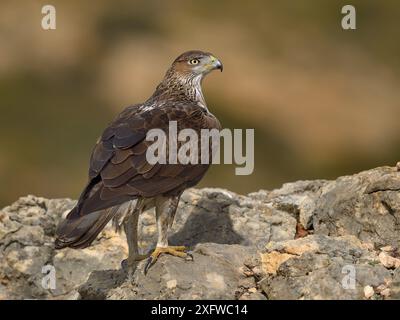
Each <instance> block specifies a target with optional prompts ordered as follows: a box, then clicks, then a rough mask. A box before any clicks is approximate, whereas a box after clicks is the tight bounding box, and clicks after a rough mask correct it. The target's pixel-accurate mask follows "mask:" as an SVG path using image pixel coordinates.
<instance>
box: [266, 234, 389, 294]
mask: <svg viewBox="0 0 400 320" xmlns="http://www.w3.org/2000/svg"><path fill="white" fill-rule="evenodd" d="M266 252H267V254H268V253H275V255H283V256H284V259H282V260H283V262H282V263H281V264H280V265H279V266H278V268H277V269H276V271H275V274H274V273H272V274H267V275H266V276H265V277H264V278H263V279H262V280H261V282H260V286H261V288H262V289H263V291H264V292H265V294H266V296H267V297H268V298H269V299H362V298H363V297H364V293H363V288H364V286H366V285H374V286H378V285H380V284H383V283H385V280H386V279H390V278H391V274H390V272H389V271H388V270H387V269H386V268H384V267H383V266H381V265H380V264H379V262H378V263H377V264H376V260H377V257H376V254H375V253H373V252H369V251H368V250H365V249H364V248H363V247H362V246H361V243H360V241H359V240H358V239H357V238H355V237H353V236H343V237H328V236H324V235H311V236H308V237H306V238H301V239H296V240H286V241H280V242H276V243H274V242H271V243H269V244H268V246H267V247H266ZM262 263H263V260H262ZM264 269H265V268H264ZM352 277H353V278H352Z"/></svg>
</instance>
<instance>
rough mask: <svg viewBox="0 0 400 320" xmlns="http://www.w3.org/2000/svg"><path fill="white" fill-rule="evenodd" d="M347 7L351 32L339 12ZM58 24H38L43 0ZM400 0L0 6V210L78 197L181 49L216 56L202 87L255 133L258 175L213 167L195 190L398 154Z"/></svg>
mask: <svg viewBox="0 0 400 320" xmlns="http://www.w3.org/2000/svg"><path fill="white" fill-rule="evenodd" d="M349 3H351V4H353V5H354V6H355V7H356V9H357V30H355V31H350V30H349V31H345V30H343V29H342V28H341V19H342V16H343V15H342V14H341V8H342V6H343V5H345V4H349ZM45 4H52V5H54V6H55V7H56V10H57V29H56V30H53V31H52V30H50V31H44V30H43V29H42V28H41V19H42V17H43V15H42V14H41V8H42V6H43V5H45ZM399 39H400V2H399V1H395V0H393V1H390V0H383V1H376V0H371V1H369V0H359V1H356V0H352V1H336V0H330V1H317V0H313V1H311V0H310V1H307V0H302V1H289V0H279V1H275V0H274V1H265V0H262V1H261V0H260V1H233V0H232V1H222V0H219V1H211V0H202V1H174V0H168V1H165V0H158V1H154V0H150V1H140V2H139V1H133V0H129V1H123V0H118V1H105V0H97V1H89V0H86V1H82V0H79V1H78V0H75V1H72V0H70V1H65V0H64V1H61V0H59V1H56V0H51V1H50V0H46V1H34V0H24V1H11V0H2V1H1V3H0V181H1V186H0V206H1V207H2V206H4V205H6V204H9V203H11V202H12V201H14V200H16V199H17V198H18V197H19V196H22V195H26V194H35V195H38V196H45V197H56V198H61V197H70V198H77V197H78V196H79V193H80V191H81V190H82V188H83V186H84V185H85V183H86V179H87V170H88V161H89V156H90V152H91V150H92V147H93V145H94V143H95V141H96V139H97V137H98V136H99V135H100V134H101V132H102V130H103V129H104V127H105V126H106V125H107V124H108V123H109V122H110V121H111V120H112V119H113V118H114V117H115V115H116V114H117V113H118V112H120V111H121V110H122V109H123V108H124V107H126V106H128V105H130V104H133V103H138V102H142V101H144V100H145V99H146V98H147V97H149V96H150V94H151V93H152V91H153V90H154V88H155V86H156V85H157V84H158V82H159V81H160V80H161V78H162V76H163V75H164V73H165V70H166V69H167V67H168V66H169V65H170V63H171V62H172V60H173V59H174V58H175V57H176V56H177V55H178V54H180V53H182V52H183V51H186V50H189V49H201V50H206V51H210V52H213V53H214V54H215V55H216V56H217V57H219V58H220V59H221V60H222V61H223V63H224V72H223V73H222V74H219V73H213V74H211V75H210V76H208V78H207V80H206V81H205V82H204V84H203V91H204V94H205V97H206V100H207V103H208V106H209V108H210V110H211V111H212V112H213V113H214V114H216V115H217V117H218V118H219V119H220V121H221V122H222V124H223V126H224V127H229V128H254V129H255V171H254V173H253V174H252V175H250V176H235V174H234V166H231V165H215V166H213V168H212V169H211V171H210V172H209V173H208V174H207V176H206V178H205V179H204V180H203V181H202V182H201V186H211V187H212V186H215V187H223V188H228V189H231V190H233V191H236V192H239V193H247V192H251V191H256V190H258V189H272V188H276V187H279V186H280V185H281V184H282V183H283V182H289V181H293V180H299V179H315V178H325V179H332V178H335V177H337V176H339V175H345V174H351V173H355V172H358V171H361V170H364V169H368V168H372V167H376V166H381V165H394V164H395V163H396V162H397V161H398V160H400V148H399V142H400V125H399V119H400V90H399V88H400V59H399V57H400V41H399Z"/></svg>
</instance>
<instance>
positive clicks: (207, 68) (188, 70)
mask: <svg viewBox="0 0 400 320" xmlns="http://www.w3.org/2000/svg"><path fill="white" fill-rule="evenodd" d="M216 69H219V70H221V71H222V69H223V66H222V63H221V61H220V60H218V59H217V58H216V57H215V56H214V55H212V54H211V53H209V52H203V51H198V50H193V51H187V52H185V53H182V54H181V55H180V56H179V57H178V58H176V59H175V61H174V62H173V63H172V66H171V70H173V71H174V72H176V73H178V74H179V75H180V76H183V77H191V78H194V77H200V78H202V77H203V76H205V75H206V74H208V73H210V72H211V71H213V70H216Z"/></svg>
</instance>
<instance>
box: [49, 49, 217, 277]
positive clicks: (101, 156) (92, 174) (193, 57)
mask: <svg viewBox="0 0 400 320" xmlns="http://www.w3.org/2000/svg"><path fill="white" fill-rule="evenodd" d="M216 69H219V70H221V71H222V69H223V66H222V63H221V62H220V60H218V59H217V58H215V57H214V56H213V55H212V54H211V53H208V52H203V51H197V50H196V51H194V50H193V51H188V52H185V53H183V54H181V55H180V56H179V57H177V58H176V59H175V61H174V62H173V63H172V65H171V66H170V68H169V69H168V70H167V72H166V74H165V76H164V78H163V80H162V81H161V83H160V84H159V85H158V86H157V88H156V90H155V91H154V93H153V94H152V96H151V97H150V98H149V99H148V100H147V101H146V102H144V103H142V104H137V105H133V106H129V107H127V108H126V109H124V110H123V111H122V112H121V113H120V114H119V115H118V116H117V117H116V118H115V119H114V120H113V121H112V122H111V124H110V125H109V126H108V127H107V128H106V129H105V130H104V132H103V134H102V135H101V137H100V138H99V139H98V141H97V143H96V145H95V147H94V149H93V151H92V154H91V158H90V168H89V181H88V183H87V185H86V187H85V188H84V190H83V192H82V193H81V195H80V197H79V200H78V203H77V205H76V206H75V207H74V208H73V209H72V210H71V212H69V214H68V215H67V217H66V219H64V220H63V221H62V222H61V223H60V225H59V226H58V228H57V231H56V240H55V247H56V249H61V248H65V247H71V248H85V247H87V246H89V245H90V244H91V243H92V241H93V240H94V239H95V238H96V236H97V235H98V234H99V233H100V231H101V230H102V229H103V228H104V227H105V225H106V224H107V223H108V222H109V221H110V220H111V219H113V222H114V224H115V225H117V226H120V227H121V228H122V226H123V228H124V231H125V234H126V237H127V242H128V248H129V255H128V258H127V259H126V260H124V261H123V262H122V266H123V267H124V268H125V269H128V270H131V271H132V270H134V268H135V265H136V263H137V261H139V260H142V259H145V258H147V257H148V261H147V264H146V266H145V268H144V272H145V273H147V271H148V269H149V268H150V266H151V265H153V264H154V263H155V262H156V260H157V258H158V257H159V255H160V254H162V253H167V254H171V255H174V256H178V257H184V258H187V257H188V256H189V253H187V252H186V248H185V247H184V246H169V245H168V229H169V228H170V227H171V225H172V223H173V220H174V216H175V212H176V210H177V206H178V202H179V198H180V196H181V194H182V193H183V191H184V190H185V189H187V188H189V187H192V186H194V185H196V184H197V183H198V182H199V181H200V180H201V179H202V177H203V176H204V174H205V173H206V171H207V169H208V167H209V164H203V163H202V162H201V161H200V157H201V155H200V152H199V154H198V157H199V161H198V162H197V163H198V164H192V163H189V164H180V163H177V164H176V163H175V164H170V163H166V164H161V163H156V164H150V163H149V162H148V161H147V159H146V151H147V149H148V148H149V146H150V145H151V144H152V142H151V141H147V140H146V134H147V132H148V131H149V130H151V129H155V128H157V129H162V130H164V131H165V132H168V128H169V123H170V121H176V124H177V128H178V130H182V129H189V128H190V129H193V130H195V131H196V132H198V133H200V130H201V129H210V130H211V129H217V130H220V129H221V126H220V123H219V121H218V120H217V118H216V117H215V116H214V115H213V114H212V113H210V111H209V110H208V108H207V106H206V102H205V100H204V96H203V93H202V89H201V82H202V80H203V78H204V76H205V75H207V74H208V73H209V72H211V71H212V70H216ZM166 136H167V142H166V145H167V147H168V145H169V143H168V135H166ZM153 143H154V142H153ZM167 149H168V148H167ZM167 152H168V150H167ZM153 207H155V211H156V221H157V231H158V240H157V246H156V248H155V250H154V251H153V252H152V253H151V254H147V255H140V254H139V249H138V243H137V226H138V217H139V215H140V213H141V212H142V211H144V210H148V209H150V208H153Z"/></svg>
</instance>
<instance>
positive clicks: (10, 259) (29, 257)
mask: <svg viewBox="0 0 400 320" xmlns="http://www.w3.org/2000/svg"><path fill="white" fill-rule="evenodd" d="M74 204H75V201H72V200H69V199H55V200H47V199H44V198H38V197H34V196H27V197H23V198H20V199H19V200H18V201H17V202H15V203H14V204H12V205H11V206H9V207H6V208H4V209H2V210H1V211H0V283H1V285H0V295H3V296H5V297H7V298H9V299H54V298H57V299H71V298H74V297H75V298H76V297H78V293H77V291H76V289H77V288H78V286H79V285H81V284H82V283H83V282H85V281H86V280H87V278H88V277H89V274H90V273H91V272H92V271H93V270H103V269H110V268H119V266H120V262H121V259H123V258H124V257H125V255H126V244H125V242H126V241H125V240H124V239H123V238H121V237H120V236H119V235H116V234H114V233H113V232H112V231H111V230H110V228H109V227H107V228H106V229H105V230H104V231H103V232H102V233H101V235H100V237H101V240H100V241H98V240H96V241H95V242H94V243H93V246H91V247H89V248H87V249H84V250H73V249H63V250H60V251H56V250H54V244H53V243H54V231H55V228H56V225H57V223H58V221H59V220H60V217H61V215H62V214H63V213H65V212H68V211H69V210H70V209H71V208H72V207H73V206H74ZM46 268H54V270H55V289H50V288H47V287H46V286H45V287H44V286H43V285H42V282H43V279H44V278H45V276H46V274H47V272H45V271H46ZM49 270H50V269H49Z"/></svg>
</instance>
